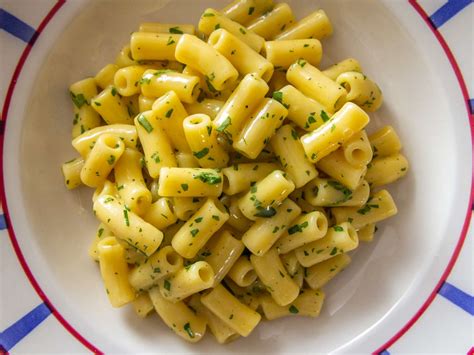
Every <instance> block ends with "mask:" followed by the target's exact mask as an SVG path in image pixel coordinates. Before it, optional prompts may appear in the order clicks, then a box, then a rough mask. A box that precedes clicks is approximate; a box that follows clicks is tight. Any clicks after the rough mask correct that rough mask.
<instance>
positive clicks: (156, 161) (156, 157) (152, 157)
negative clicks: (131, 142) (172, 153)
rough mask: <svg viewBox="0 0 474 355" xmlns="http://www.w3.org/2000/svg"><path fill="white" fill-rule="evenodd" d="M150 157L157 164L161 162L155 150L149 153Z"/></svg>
mask: <svg viewBox="0 0 474 355" xmlns="http://www.w3.org/2000/svg"><path fill="white" fill-rule="evenodd" d="M151 159H153V161H154V162H155V163H156V164H158V163H160V162H161V159H160V155H159V154H158V152H155V153H153V154H152V155H151Z"/></svg>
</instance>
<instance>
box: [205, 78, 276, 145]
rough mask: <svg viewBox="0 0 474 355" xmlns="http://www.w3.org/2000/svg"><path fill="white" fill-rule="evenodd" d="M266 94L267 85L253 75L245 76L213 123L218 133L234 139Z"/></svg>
mask: <svg viewBox="0 0 474 355" xmlns="http://www.w3.org/2000/svg"><path fill="white" fill-rule="evenodd" d="M267 92H268V85H267V83H266V82H265V81H264V80H263V79H261V78H259V77H258V76H257V75H255V74H247V75H246V76H245V77H244V78H243V79H242V81H241V82H240V83H239V85H238V86H237V88H236V89H235V90H234V92H233V93H232V95H230V97H229V98H228V99H227V101H226V103H225V104H224V106H223V107H222V109H221V110H220V111H219V112H218V114H217V116H216V118H215V119H214V121H213V124H214V128H215V129H216V131H217V132H219V133H225V134H226V135H227V136H228V137H229V138H231V139H236V138H237V136H238V134H239V133H240V131H241V129H242V127H243V126H244V124H245V121H246V119H247V117H248V116H249V115H250V114H251V113H252V112H253V110H254V109H255V108H256V107H257V106H258V104H259V103H260V102H261V101H262V100H263V98H264V96H265V94H266V93H267Z"/></svg>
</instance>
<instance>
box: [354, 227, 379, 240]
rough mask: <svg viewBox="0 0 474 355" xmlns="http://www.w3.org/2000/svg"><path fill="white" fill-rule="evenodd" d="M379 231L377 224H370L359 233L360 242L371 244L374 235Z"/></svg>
mask: <svg viewBox="0 0 474 355" xmlns="http://www.w3.org/2000/svg"><path fill="white" fill-rule="evenodd" d="M376 231H377V226H376V225H375V223H369V224H367V225H365V226H364V227H362V228H360V229H359V230H358V231H357V234H358V236H359V240H360V241H362V242H371V241H372V240H374V235H375V232H376Z"/></svg>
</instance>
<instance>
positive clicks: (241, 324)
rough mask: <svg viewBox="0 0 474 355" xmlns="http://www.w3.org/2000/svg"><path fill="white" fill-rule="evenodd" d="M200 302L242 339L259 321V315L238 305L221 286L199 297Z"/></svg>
mask: <svg viewBox="0 0 474 355" xmlns="http://www.w3.org/2000/svg"><path fill="white" fill-rule="evenodd" d="M201 302H202V304H203V305H204V306H206V308H207V309H209V310H210V311H211V312H212V313H213V314H214V315H216V316H217V317H218V318H219V319H220V320H222V321H223V322H224V323H225V324H226V325H227V326H229V327H230V328H232V329H234V330H235V331H236V332H237V333H239V334H240V335H241V336H243V337H246V336H248V335H249V334H250V333H251V332H252V330H253V329H254V328H255V327H256V326H257V325H258V323H259V322H260V320H261V316H260V314H258V313H257V312H255V311H254V310H252V309H251V308H249V307H247V306H246V305H244V304H242V303H240V302H239V300H238V299H237V298H235V297H234V296H233V295H232V294H231V293H230V292H229V291H227V290H226V289H225V287H224V286H222V284H219V285H217V286H216V287H215V288H214V289H213V290H212V291H210V292H209V293H207V294H205V295H203V296H201Z"/></svg>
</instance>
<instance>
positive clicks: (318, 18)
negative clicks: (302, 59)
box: [275, 10, 333, 40]
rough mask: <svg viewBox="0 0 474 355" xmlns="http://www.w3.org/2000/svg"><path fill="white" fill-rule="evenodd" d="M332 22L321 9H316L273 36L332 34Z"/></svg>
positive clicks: (301, 37)
mask: <svg viewBox="0 0 474 355" xmlns="http://www.w3.org/2000/svg"><path fill="white" fill-rule="evenodd" d="M332 31H333V29H332V24H331V22H330V21H329V18H328V17H327V15H326V13H325V12H324V11H323V10H318V11H315V12H313V13H312V14H310V15H309V16H306V17H305V18H303V19H301V20H299V21H298V22H296V23H294V24H293V25H292V26H290V27H288V28H287V29H286V30H285V31H283V32H282V33H280V34H279V35H277V36H276V37H275V39H276V40H288V39H304V38H316V39H322V38H325V37H328V36H330V35H331V34H332Z"/></svg>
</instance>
